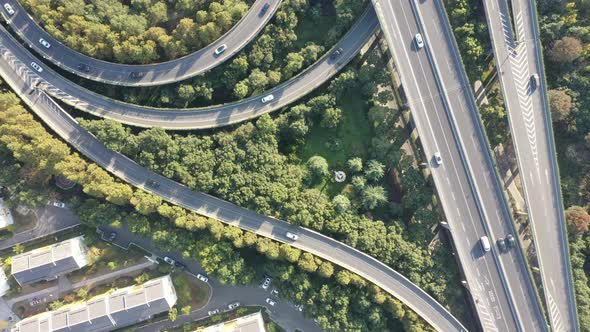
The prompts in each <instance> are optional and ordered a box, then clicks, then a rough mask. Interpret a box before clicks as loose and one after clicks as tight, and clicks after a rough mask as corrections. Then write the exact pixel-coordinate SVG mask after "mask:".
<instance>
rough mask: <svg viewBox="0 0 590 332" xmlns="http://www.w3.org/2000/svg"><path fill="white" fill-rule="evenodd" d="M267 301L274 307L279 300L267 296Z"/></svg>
mask: <svg viewBox="0 0 590 332" xmlns="http://www.w3.org/2000/svg"><path fill="white" fill-rule="evenodd" d="M266 303H268V304H270V305H271V306H272V307H274V306H275V305H276V304H277V301H275V300H273V299H271V298H270V297H267V298H266Z"/></svg>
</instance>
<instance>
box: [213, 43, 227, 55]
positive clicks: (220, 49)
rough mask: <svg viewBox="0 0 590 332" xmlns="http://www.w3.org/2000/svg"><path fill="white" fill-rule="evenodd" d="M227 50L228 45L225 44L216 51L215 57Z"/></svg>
mask: <svg viewBox="0 0 590 332" xmlns="http://www.w3.org/2000/svg"><path fill="white" fill-rule="evenodd" d="M226 49H227V45H225V44H223V45H221V46H219V47H218V48H216V49H215V55H220V54H221V53H223V52H225V50H226Z"/></svg>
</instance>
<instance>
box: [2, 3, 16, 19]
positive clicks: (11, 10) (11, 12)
mask: <svg viewBox="0 0 590 332" xmlns="http://www.w3.org/2000/svg"><path fill="white" fill-rule="evenodd" d="M4 9H5V10H6V12H7V13H8V15H11V16H12V15H14V9H12V6H11V5H10V4H9V3H5V4H4Z"/></svg>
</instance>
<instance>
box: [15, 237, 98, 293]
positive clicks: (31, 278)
mask: <svg viewBox="0 0 590 332" xmlns="http://www.w3.org/2000/svg"><path fill="white" fill-rule="evenodd" d="M86 264H88V260H87V258H86V247H85V246H84V238H83V237H82V236H78V237H75V238H72V239H69V240H66V241H63V242H60V243H56V244H53V245H50V246H45V247H42V248H38V249H35V250H32V251H28V252H25V253H22V254H20V255H16V256H13V257H12V272H11V273H12V276H13V277H14V279H16V281H17V282H18V283H19V284H20V285H21V286H22V285H28V284H32V283H35V282H38V281H42V280H51V279H55V278H57V277H59V276H60V275H62V274H66V273H69V272H72V271H75V270H77V269H79V268H82V267H84V266H86Z"/></svg>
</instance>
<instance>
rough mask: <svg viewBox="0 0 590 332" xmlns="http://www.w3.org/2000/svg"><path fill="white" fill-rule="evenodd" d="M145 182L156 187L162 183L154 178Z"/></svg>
mask: <svg viewBox="0 0 590 332" xmlns="http://www.w3.org/2000/svg"><path fill="white" fill-rule="evenodd" d="M145 183H146V184H147V185H148V186H150V187H154V188H159V187H160V184H159V183H158V182H156V181H154V180H152V179H149V180H147V181H146V182H145Z"/></svg>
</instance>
